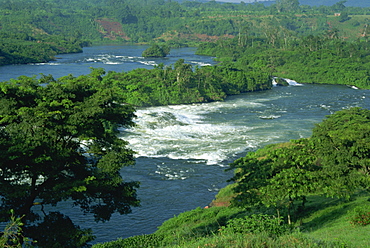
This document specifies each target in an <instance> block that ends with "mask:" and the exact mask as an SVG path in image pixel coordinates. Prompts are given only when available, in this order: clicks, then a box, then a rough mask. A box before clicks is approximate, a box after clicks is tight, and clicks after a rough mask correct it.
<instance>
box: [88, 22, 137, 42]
mask: <svg viewBox="0 0 370 248" xmlns="http://www.w3.org/2000/svg"><path fill="white" fill-rule="evenodd" d="M95 21H96V22H97V23H99V32H100V33H102V34H103V35H104V38H107V39H110V40H116V39H117V38H118V37H120V38H122V39H124V40H129V39H130V37H128V36H127V35H126V34H125V32H123V28H122V24H121V23H119V22H116V21H112V20H109V19H100V20H95Z"/></svg>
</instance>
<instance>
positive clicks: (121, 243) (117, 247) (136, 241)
mask: <svg viewBox="0 0 370 248" xmlns="http://www.w3.org/2000/svg"><path fill="white" fill-rule="evenodd" d="M162 240H163V236H162V235H157V234H143V235H137V236H133V237H129V238H126V239H118V240H116V241H112V242H107V243H102V244H96V245H93V247H92V248H121V247H125V248H140V247H145V248H155V247H160V246H161V243H162Z"/></svg>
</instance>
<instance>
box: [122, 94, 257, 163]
mask: <svg viewBox="0 0 370 248" xmlns="http://www.w3.org/2000/svg"><path fill="white" fill-rule="evenodd" d="M261 101H263V100H262V99H261ZM240 106H247V107H248V108H251V109H254V108H261V107H263V106H264V104H263V103H259V102H249V101H242V100H236V101H230V102H214V103H207V104H193V105H174V106H162V107H151V108H145V109H139V110H138V111H137V113H136V115H137V118H136V119H135V122H136V124H137V126H136V127H134V128H131V129H127V130H124V137H123V138H124V139H125V140H127V141H129V143H130V148H132V149H133V150H134V151H136V152H137V156H141V157H168V158H171V159H195V160H201V161H204V162H206V163H207V164H218V165H222V166H223V165H224V164H223V161H225V160H227V159H228V158H229V157H230V156H232V155H235V154H239V153H241V152H243V151H244V150H245V149H246V148H248V147H256V146H257V145H258V144H259V143H260V142H261V140H262V139H264V138H263V137H258V134H257V135H256V134H255V133H254V132H253V131H254V129H255V128H258V127H249V126H248V125H235V124H233V123H232V122H230V123H229V122H227V121H224V122H218V123H214V122H212V120H209V119H207V116H208V115H209V114H210V113H216V114H219V113H221V114H222V112H223V111H226V112H227V111H228V110H230V109H234V108H235V109H237V108H238V107H240Z"/></svg>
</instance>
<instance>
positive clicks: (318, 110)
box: [0, 46, 370, 242]
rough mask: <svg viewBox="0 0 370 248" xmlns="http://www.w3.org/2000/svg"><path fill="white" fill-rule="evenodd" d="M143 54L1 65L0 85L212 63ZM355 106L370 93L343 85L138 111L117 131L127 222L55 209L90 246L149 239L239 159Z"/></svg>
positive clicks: (89, 52)
mask: <svg viewBox="0 0 370 248" xmlns="http://www.w3.org/2000/svg"><path fill="white" fill-rule="evenodd" d="M145 48H146V47H142V46H100V47H89V48H85V49H84V53H81V54H68V55H60V56H58V57H60V59H58V60H57V61H54V62H50V63H45V64H32V65H12V66H4V67H0V81H6V80H8V79H10V78H15V77H18V76H19V75H27V76H32V75H39V73H43V74H46V75H47V74H52V75H54V77H55V78H59V77H61V76H65V75H68V74H70V73H71V74H73V75H75V76H78V75H81V74H87V73H89V71H90V69H89V67H102V68H105V69H106V71H128V70H132V69H135V68H138V67H141V68H149V69H150V68H152V67H153V65H155V64H158V63H164V64H166V65H169V64H173V63H174V62H175V61H176V60H177V59H179V58H184V59H185V62H187V63H191V64H193V65H198V66H203V65H207V64H214V62H213V61H212V58H210V57H205V56H196V55H194V51H195V49H193V48H184V49H176V50H172V51H171V55H170V56H169V57H168V58H165V59H156V60H148V59H144V58H142V57H141V53H142V51H143V50H144V49H145ZM348 84H350V82H349V83H348ZM355 106H359V107H364V108H370V92H369V91H366V90H356V89H353V88H350V87H347V86H332V85H331V86H330V85H298V86H288V87H274V88H273V89H272V90H268V91H261V92H254V93H248V94H243V95H239V96H232V97H229V98H228V99H227V100H226V101H224V102H214V103H207V104H193V105H177V106H163V107H151V108H140V109H138V110H137V119H136V120H135V121H136V122H137V124H138V125H137V127H135V128H132V129H126V130H122V132H121V136H122V138H124V139H126V140H128V141H129V142H130V146H131V148H132V149H133V150H135V151H136V152H137V154H138V157H137V160H136V161H137V162H136V165H135V166H132V167H126V168H124V169H123V170H122V175H123V177H124V178H125V179H126V180H137V181H140V182H141V187H140V189H139V190H138V195H139V197H140V199H141V204H142V206H141V207H138V208H134V209H133V213H131V214H129V215H124V216H121V215H118V214H117V215H114V216H113V217H112V219H111V220H110V221H109V222H106V223H95V222H94V221H93V217H92V216H90V215H83V214H82V213H81V212H80V211H79V209H77V208H72V207H71V205H70V204H69V203H62V204H59V205H58V208H59V209H60V210H61V211H62V212H64V213H65V214H67V215H68V216H70V217H71V218H72V220H73V221H74V222H75V223H76V224H78V225H80V226H81V227H84V228H87V227H90V228H92V229H93V231H94V234H95V235H96V236H97V239H96V240H95V242H104V241H110V240H115V239H116V238H118V237H123V238H125V237H129V236H133V235H138V234H148V233H152V232H154V231H155V230H156V228H157V227H158V226H159V225H161V223H162V222H163V221H165V220H167V219H169V218H171V217H173V216H174V215H178V214H179V213H181V212H184V211H187V210H191V209H194V208H196V207H204V206H206V205H207V204H209V203H210V202H211V201H212V199H213V198H214V196H215V195H216V194H217V192H218V190H219V189H220V188H222V187H224V186H225V185H226V180H227V179H229V178H230V177H231V176H232V175H231V173H232V172H228V173H226V172H225V168H227V166H228V164H229V163H230V162H231V161H233V160H234V159H236V158H237V157H240V156H243V155H245V154H246V153H247V152H248V151H252V150H255V149H257V148H260V147H263V146H265V145H267V144H271V143H276V142H285V141H289V140H290V139H297V138H302V137H309V136H310V135H311V130H312V128H313V127H314V125H315V123H319V122H320V121H321V120H322V119H323V118H324V117H325V116H326V115H329V114H332V113H334V112H335V111H338V110H341V109H344V108H350V107H355Z"/></svg>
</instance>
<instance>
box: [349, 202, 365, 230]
mask: <svg viewBox="0 0 370 248" xmlns="http://www.w3.org/2000/svg"><path fill="white" fill-rule="evenodd" d="M350 223H351V224H352V225H354V226H367V225H369V224H370V208H369V207H363V206H361V207H357V208H355V209H353V211H352V216H351V217H350Z"/></svg>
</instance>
